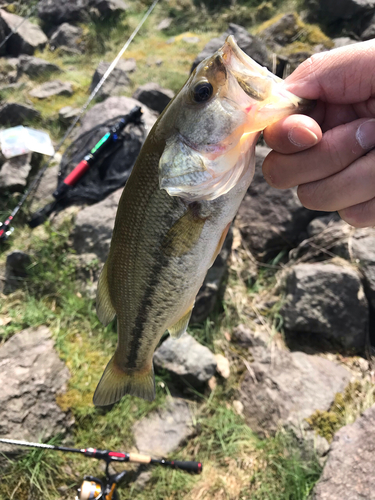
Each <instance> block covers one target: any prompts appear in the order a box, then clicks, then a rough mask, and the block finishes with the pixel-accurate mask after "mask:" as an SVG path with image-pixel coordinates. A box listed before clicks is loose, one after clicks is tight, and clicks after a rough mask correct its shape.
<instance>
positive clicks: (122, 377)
mask: <svg viewBox="0 0 375 500" xmlns="http://www.w3.org/2000/svg"><path fill="white" fill-rule="evenodd" d="M126 394H130V395H132V396H137V397H138V398H142V399H145V400H147V401H153V399H154V398H155V377H154V369H153V366H152V362H151V366H150V367H148V368H147V369H146V370H144V371H134V372H126V371H124V370H123V369H122V368H121V367H120V366H118V364H117V363H116V354H115V355H114V356H113V358H112V359H111V360H110V362H109V363H108V365H107V367H106V369H105V370H104V373H103V375H102V378H101V379H100V382H99V384H98V386H97V388H96V390H95V394H94V397H93V402H94V405H95V406H109V405H112V404H114V403H117V401H120V399H121V398H122V397H123V396H125V395H126Z"/></svg>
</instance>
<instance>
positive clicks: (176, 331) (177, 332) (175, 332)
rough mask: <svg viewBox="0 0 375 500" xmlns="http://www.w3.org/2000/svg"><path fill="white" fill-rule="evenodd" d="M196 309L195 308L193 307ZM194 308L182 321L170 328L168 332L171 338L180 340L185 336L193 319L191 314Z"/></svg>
mask: <svg viewBox="0 0 375 500" xmlns="http://www.w3.org/2000/svg"><path fill="white" fill-rule="evenodd" d="M193 307H194V306H193ZM193 307H192V308H191V309H189V310H188V312H187V313H185V314H184V315H183V316H182V318H181V319H179V320H178V321H177V323H175V324H174V325H172V326H170V327H169V328H168V332H169V333H170V336H171V337H173V338H174V339H179V338H180V337H181V335H183V334H184V333H185V332H186V330H187V327H188V324H189V321H190V318H191V313H192V311H193Z"/></svg>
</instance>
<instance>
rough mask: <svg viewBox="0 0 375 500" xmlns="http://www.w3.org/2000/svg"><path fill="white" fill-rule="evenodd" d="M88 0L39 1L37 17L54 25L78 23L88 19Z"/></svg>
mask: <svg viewBox="0 0 375 500" xmlns="http://www.w3.org/2000/svg"><path fill="white" fill-rule="evenodd" d="M88 11H89V0H64V1H63V2H56V1H55V0H40V2H39V4H38V15H39V17H40V18H41V19H42V20H43V21H45V22H47V23H51V24H54V25H58V24H62V23H64V22H69V21H71V22H74V23H78V22H80V21H85V20H87V19H88Z"/></svg>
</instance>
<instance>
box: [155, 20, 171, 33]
mask: <svg viewBox="0 0 375 500" xmlns="http://www.w3.org/2000/svg"><path fill="white" fill-rule="evenodd" d="M172 22H173V19H172V18H171V17H166V18H165V19H163V20H162V21H160V23H159V24H158V25H157V26H156V29H157V30H158V31H164V30H167V29H168V28H169V27H170V25H171V24H172Z"/></svg>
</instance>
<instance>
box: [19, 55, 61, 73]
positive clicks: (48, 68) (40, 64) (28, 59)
mask: <svg viewBox="0 0 375 500" xmlns="http://www.w3.org/2000/svg"><path fill="white" fill-rule="evenodd" d="M62 72H63V71H62V69H61V68H59V66H57V65H56V64H52V63H50V62H47V61H45V60H44V59H41V58H39V57H32V56H21V57H20V58H19V64H18V74H17V78H20V77H21V76H22V75H27V76H29V77H30V78H40V77H43V78H49V77H50V76H51V75H52V74H53V73H62Z"/></svg>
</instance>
